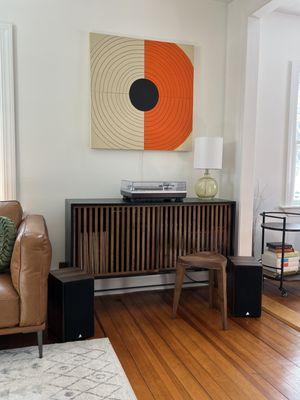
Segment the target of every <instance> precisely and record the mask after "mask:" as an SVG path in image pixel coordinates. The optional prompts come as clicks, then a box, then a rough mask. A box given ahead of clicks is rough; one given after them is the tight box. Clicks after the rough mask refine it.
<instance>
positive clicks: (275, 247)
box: [267, 242, 293, 251]
mask: <svg viewBox="0 0 300 400" xmlns="http://www.w3.org/2000/svg"><path fill="white" fill-rule="evenodd" d="M267 248H268V249H269V250H271V249H273V250H281V248H282V243H281V242H268V243H267ZM284 249H285V251H286V250H290V249H293V245H292V244H289V243H285V245H284Z"/></svg>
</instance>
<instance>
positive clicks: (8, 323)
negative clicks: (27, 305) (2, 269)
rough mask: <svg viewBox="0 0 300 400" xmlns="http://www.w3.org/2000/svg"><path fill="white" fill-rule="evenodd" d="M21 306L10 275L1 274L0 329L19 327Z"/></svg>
mask: <svg viewBox="0 0 300 400" xmlns="http://www.w3.org/2000/svg"><path fill="white" fill-rule="evenodd" d="M19 321H20V304H19V296H18V293H17V292H16V291H15V289H14V287H13V284H12V281H11V277H10V273H5V274H0V328H11V327H13V326H17V325H19Z"/></svg>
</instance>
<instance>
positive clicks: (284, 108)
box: [255, 12, 300, 254]
mask: <svg viewBox="0 0 300 400" xmlns="http://www.w3.org/2000/svg"><path fill="white" fill-rule="evenodd" d="M299 43H300V17H299V16H293V15H287V14H280V13H276V12H274V13H272V14H270V15H269V16H268V17H265V18H264V19H263V20H262V22H261V47H260V65H259V95H258V118H257V131H256V147H255V184H256V199H255V207H256V208H257V210H256V214H257V213H258V211H270V210H275V209H278V207H279V206H280V205H283V202H284V191H285V176H286V149H287V134H288V113H289V93H290V65H289V63H290V61H292V60H300V46H299ZM276 237H277V239H280V237H279V236H278V235H277V236H276V235H270V233H268V238H269V239H270V238H273V239H275V238H276ZM290 240H292V241H293V240H294V238H293V237H290ZM255 244H256V253H257V254H258V252H259V251H260V229H259V227H257V228H256V233H255ZM299 245H300V242H299V241H298V247H299V248H300V246H299Z"/></svg>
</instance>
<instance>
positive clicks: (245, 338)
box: [96, 289, 300, 399]
mask: <svg viewBox="0 0 300 400" xmlns="http://www.w3.org/2000/svg"><path fill="white" fill-rule="evenodd" d="M205 292H206V291H205V290H203V289H193V290H184V291H183V295H182V302H181V307H180V309H179V318H177V319H176V320H173V319H172V318H171V300H172V292H152V293H150V292H148V293H134V294H127V295H120V296H111V297H98V298H96V319H97V320H98V321H99V323H100V324H101V326H102V327H103V331H104V332H105V334H106V335H107V336H108V337H109V338H110V340H111V342H112V344H113V346H114V347H115V350H116V352H117V354H118V356H119V358H120V361H121V363H122V365H123V367H124V369H125V371H126V373H127V375H128V378H129V380H130V382H131V384H132V386H133V388H134V390H135V392H136V394H137V397H138V398H139V399H210V398H212V399H253V398H255V399H284V398H287V399H300V333H299V332H297V331H294V330H293V329H292V328H290V327H288V326H286V325H285V324H283V323H282V322H280V321H278V320H276V319H275V318H273V317H272V316H270V315H268V314H265V313H263V316H262V318H261V319H242V318H241V319H239V318H231V319H230V321H229V330H228V331H222V330H221V320H220V315H219V312H218V311H216V310H210V309H208V306H207V303H206V302H205V300H204V298H205V296H206V293H205Z"/></svg>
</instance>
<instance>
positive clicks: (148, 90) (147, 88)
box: [129, 78, 159, 111]
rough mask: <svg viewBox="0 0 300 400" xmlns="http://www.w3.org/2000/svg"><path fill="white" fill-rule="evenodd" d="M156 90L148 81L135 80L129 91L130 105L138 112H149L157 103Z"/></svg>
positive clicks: (153, 84)
mask: <svg viewBox="0 0 300 400" xmlns="http://www.w3.org/2000/svg"><path fill="white" fill-rule="evenodd" d="M158 97H159V94H158V89H157V87H156V85H155V83H153V82H152V81H150V80H149V79H144V78H142V79H137V80H136V81H134V82H133V84H132V85H131V86H130V89H129V98H130V101H131V104H132V105H133V106H134V107H135V108H137V109H138V110H140V111H149V110H152V108H154V107H155V106H156V104H157V102H158Z"/></svg>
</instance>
